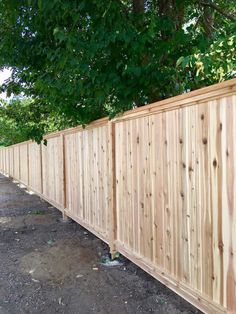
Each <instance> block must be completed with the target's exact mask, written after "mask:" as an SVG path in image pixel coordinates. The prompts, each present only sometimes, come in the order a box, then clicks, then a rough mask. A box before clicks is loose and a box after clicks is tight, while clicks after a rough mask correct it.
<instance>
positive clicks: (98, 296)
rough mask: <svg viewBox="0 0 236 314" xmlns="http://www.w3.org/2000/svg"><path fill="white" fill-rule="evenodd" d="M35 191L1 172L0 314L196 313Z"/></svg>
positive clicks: (179, 298) (196, 311)
mask: <svg viewBox="0 0 236 314" xmlns="http://www.w3.org/2000/svg"><path fill="white" fill-rule="evenodd" d="M107 254H108V247H107V245H106V244H104V243H103V242H102V241H101V240H100V239H98V238H96V237H95V236H94V235H92V234H91V233H89V232H88V231H86V230H85V229H84V228H82V227H81V226H79V225H78V224H77V223H75V222H73V221H69V222H66V223H65V222H63V220H62V218H61V213H60V211H58V210H57V209H55V208H53V207H52V206H51V205H49V204H48V203H47V202H45V201H44V200H42V199H40V198H39V197H38V196H36V195H33V194H30V193H28V192H27V191H26V190H25V189H24V188H22V187H20V186H19V185H17V184H16V183H13V182H12V181H10V180H9V179H8V178H6V177H4V176H2V175H0V314H13V313H14V314H15V313H17V314H18V313H19V314H20V313H24V314H26V313H34V314H35V313H44V314H54V313H66V314H77V313H81V314H87V313H88V314H89V313H109V314H110V313H115V314H116V313H122V314H123V313H134V314H136V313H169V314H177V313H185V314H186V313H201V312H200V311H198V310H197V309H195V308H194V307H193V306H191V305H190V304H188V303H187V302H186V301H185V300H183V299H182V298H181V297H179V296H177V295H176V294H175V293H173V292H172V291H170V290H169V289H168V288H166V287H165V286H164V285H162V284H161V283H159V282H158V281H157V280H155V279H154V278H152V277H151V276H149V275H148V274H146V273H145V272H144V271H142V270H141V269H140V268H139V267H137V266H136V265H134V264H133V263H132V262H130V261H128V260H127V259H125V258H124V257H121V258H120V265H118V266H112V267H111V266H110V267H108V266H105V265H103V264H102V263H101V261H102V260H104V256H105V257H106V256H107Z"/></svg>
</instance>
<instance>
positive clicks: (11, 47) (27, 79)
mask: <svg viewBox="0 0 236 314" xmlns="http://www.w3.org/2000/svg"><path fill="white" fill-rule="evenodd" d="M235 7H236V0H228V1H224V0H195V1H192V0H115V1H114V0H110V1H107V0H106V1H105V0H99V1H96V0H91V1H86V0H74V1H66V0H50V1H48V0H0V24H1V25H0V26H1V27H0V68H4V67H10V68H12V70H13V72H12V77H11V79H10V80H8V81H7V82H6V83H5V84H4V85H3V86H2V89H3V90H5V91H7V93H8V95H11V94H14V95H19V94H21V93H23V94H24V95H25V96H27V97H30V99H31V104H29V103H27V106H26V105H25V104H21V102H19V101H15V102H13V103H14V105H11V106H12V108H11V109H10V108H8V110H5V111H4V110H2V111H4V112H5V113H4V114H5V116H4V119H6V118H7V116H9V118H10V119H13V118H12V116H11V115H7V114H6V113H9V112H10V111H12V110H15V112H17V113H19V117H20V116H22V119H23V117H24V116H27V117H28V115H31V117H30V119H28V121H30V123H27V132H26V137H30V138H36V139H37V140H38V139H40V138H41V136H42V134H43V133H45V132H46V131H48V129H50V127H51V126H52V125H53V127H52V128H62V127H64V126H74V125H76V124H87V123H89V122H90V121H92V120H94V119H97V118H100V117H103V116H105V115H109V116H110V117H113V116H114V115H116V114H117V113H119V112H122V111H124V110H127V109H130V108H133V107H135V106H141V105H145V104H147V103H150V102H153V101H157V100H159V99H164V98H167V97H170V96H174V95H177V94H179V93H182V92H183V91H186V90H193V89H196V88H199V87H201V86H205V85H209V84H213V83H215V82H219V81H222V80H224V79H229V78H231V77H233V76H234V75H235V69H236V54H235V49H236V37H235V30H236V23H235V21H236V18H235V12H236V11H235ZM9 106H10V105H9ZM9 106H8V107H9ZM25 108H27V110H29V111H30V112H31V114H30V113H26V112H25V111H27V110H26V109H25ZM0 112H1V111H0ZM9 114H10V113H9ZM15 117H16V116H15ZM1 119H3V118H1ZM13 120H14V123H16V125H18V126H19V125H20V123H21V122H20V119H18V118H17V119H15V118H14V119H13ZM13 120H11V121H13ZM52 121H53V122H52ZM49 122H50V123H51V124H50V123H49ZM48 123H49V124H50V127H49V124H48ZM22 127H23V126H22ZM22 130H25V128H23V129H22ZM19 132H20V131H19Z"/></svg>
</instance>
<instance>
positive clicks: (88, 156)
mask: <svg viewBox="0 0 236 314" xmlns="http://www.w3.org/2000/svg"><path fill="white" fill-rule="evenodd" d="M64 136H65V169H66V170H65V175H66V195H67V199H66V214H67V215H68V216H69V217H72V218H73V219H75V220H76V219H77V220H79V221H81V222H83V223H84V224H86V225H88V226H90V229H91V230H92V231H94V232H95V233H96V234H98V235H99V236H100V237H101V238H102V239H105V240H106V242H108V241H109V223H108V219H109V217H108V213H109V205H110V200H109V191H110V190H109V185H110V182H109V151H108V144H109V132H108V124H107V123H106V122H105V124H102V125H100V126H98V127H96V128H90V129H88V130H83V129H82V130H79V131H76V132H75V133H69V134H65V135H64Z"/></svg>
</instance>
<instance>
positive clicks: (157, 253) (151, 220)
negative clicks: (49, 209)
mask: <svg viewBox="0 0 236 314" xmlns="http://www.w3.org/2000/svg"><path fill="white" fill-rule="evenodd" d="M45 139H46V140H47V146H45V145H43V144H41V145H37V144H36V143H33V142H31V141H28V142H24V143H20V144H17V145H13V146H11V147H7V148H3V149H1V150H0V171H1V172H2V173H4V174H7V175H9V176H11V177H13V178H14V179H16V180H18V181H20V182H22V183H23V184H25V185H26V186H27V187H28V188H29V189H31V190H33V191H35V192H36V193H37V194H38V195H40V196H41V197H43V198H44V199H46V200H47V201H48V202H50V203H51V204H53V205H54V206H56V207H57V208H58V209H60V210H61V211H62V213H63V215H64V216H65V217H66V216H68V217H71V218H72V219H74V220H75V221H77V222H78V223H79V224H81V225H82V226H84V227H85V228H87V229H88V230H90V231H91V232H93V233H94V234H96V235H97V236H98V237H99V238H101V239H102V240H103V241H105V242H107V243H108V244H109V245H110V247H111V251H112V252H114V251H115V250H117V251H119V252H121V253H122V254H123V255H125V256H126V257H128V258H129V259H130V260H132V261H133V262H134V263H136V264H137V265H139V266H140V267H141V268H143V269H144V270H146V271H147V272H148V273H150V274H151V275H152V276H154V277H155V278H157V279H158V280H159V281H161V282H162V283H164V284H165V285H166V286H168V287H169V288H171V289H172V290H174V291H175V292H176V293H178V294H180V295H181V296H182V297H184V298H185V299H187V300H188V301H189V302H191V303H192V304H194V305H195V306H197V307H198V308H200V309H201V310H202V311H204V312H206V313H236V181H235V176H236V79H233V80H230V81H227V82H224V83H221V84H217V85H213V86H210V87H207V88H203V89H200V90H197V91H194V92H191V93H188V94H184V95H181V96H177V97H174V98H170V99H167V100H164V101H161V102H158V103H155V104H152V105H148V106H145V107H143V108H138V109H135V110H131V111H128V112H125V113H124V114H123V115H122V116H121V117H118V118H116V119H114V120H112V121H108V119H101V120H98V121H95V122H93V123H91V124H90V125H88V126H87V127H86V128H85V129H83V128H81V127H77V128H73V129H69V130H65V131H62V132H57V133H54V134H50V135H48V136H45Z"/></svg>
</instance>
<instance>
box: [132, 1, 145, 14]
mask: <svg viewBox="0 0 236 314" xmlns="http://www.w3.org/2000/svg"><path fill="white" fill-rule="evenodd" d="M133 12H134V13H135V14H140V13H144V0H133Z"/></svg>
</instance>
